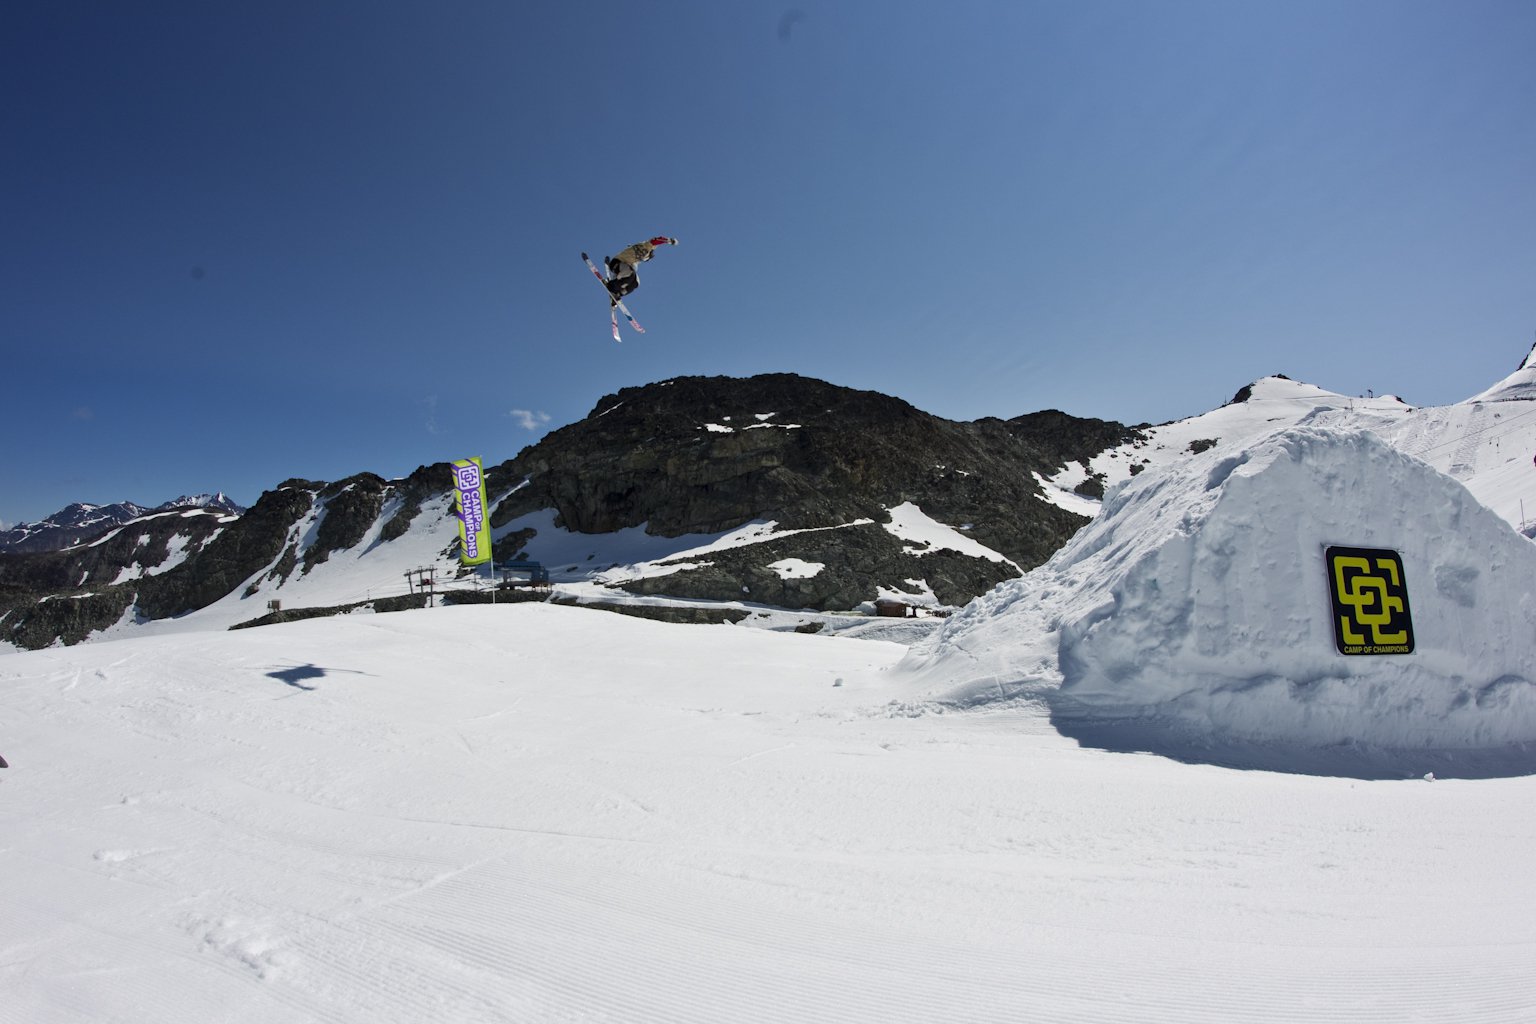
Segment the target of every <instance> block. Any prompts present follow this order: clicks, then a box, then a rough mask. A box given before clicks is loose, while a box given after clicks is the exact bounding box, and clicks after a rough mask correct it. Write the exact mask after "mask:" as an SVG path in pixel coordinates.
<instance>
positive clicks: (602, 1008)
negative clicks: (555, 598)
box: [0, 604, 1536, 1024]
mask: <svg viewBox="0 0 1536 1024" xmlns="http://www.w3.org/2000/svg"><path fill="white" fill-rule="evenodd" d="M904 652H905V649H904V648H903V647H901V646H898V645H895V644H890V643H880V642H872V641H862V640H852V639H845V638H829V637H825V636H809V635H801V634H795V633H773V632H768V631H764V630H754V629H747V628H743V627H732V626H678V625H668V624H662V623H656V622H648V621H642V620H638V619H631V618H628V617H624V616H620V615H615V614H611V613H605V612H598V611H590V610H585V609H578V608H562V607H554V606H548V605H538V604H532V605H529V604H522V605H503V606H498V607H490V606H473V607H460V608H437V609H426V610H422V611H418V612H403V613H397V614H389V615H367V616H353V617H346V618H336V619H325V620H309V621H305V622H297V623H291V624H286V625H281V626H272V627H266V628H261V629H253V630H242V631H236V632H232V633H206V634H179V635H168V636H160V637H146V638H142V639H133V640H122V641H115V642H109V643H98V644H92V645H85V646H80V647H74V648H68V649H60V650H50V651H42V652H35V653H27V654H18V655H15V656H11V657H7V658H5V659H3V660H0V721H3V722H4V723H5V730H4V734H5V741H6V747H5V749H4V751H3V753H4V754H5V756H6V758H7V759H8V760H9V761H10V763H11V767H10V769H9V770H7V771H6V772H5V773H4V774H3V775H0V780H3V782H0V920H4V921H5V923H6V927H5V928H4V929H3V930H0V1021H3V1022H6V1024H23V1022H24V1024H60V1022H86V1021H90V1022H99V1021H135V1022H137V1021H143V1022H155V1024H183V1022H186V1024H192V1022H197V1024H205V1022H209V1021H220V1022H260V1024H284V1022H306V1024H307V1022H313V1021H326V1022H338V1024H340V1022H347V1024H365V1022H366V1024H390V1022H402V1024H404V1022H411V1024H415V1022H421V1021H432V1022H487V1021H519V1022H521V1021H626V1022H636V1021H658V1022H660V1021H666V1022H699V1024H716V1022H721V1021H765V1022H766V1021H818V1022H819V1021H872V1022H873V1021H878V1022H890V1021H912V1022H932V1021H1106V1022H1134V1021H1170V1022H1180V1024H1185V1022H1191V1021H1210V1022H1232V1021H1277V1022H1278V1021H1287V1022H1291V1021H1383V1022H1394V1024H1395V1022H1399V1021H1407V1020H1416V1021H1447V1022H1449V1021H1456V1022H1469V1021H1474V1022H1479V1021H1509V1022H1515V1021H1529V1020H1532V1019H1536V986H1533V985H1532V983H1531V978H1532V971H1533V966H1536V915H1532V914H1531V912H1530V909H1531V907H1533V906H1536V872H1532V871H1531V869H1530V851H1531V850H1532V849H1533V848H1536V817H1533V815H1532V814H1531V813H1530V807H1531V805H1532V802H1533V799H1536V780H1532V779H1531V778H1502V779H1481V780H1476V781H1467V780H1441V781H1435V782H1429V781H1424V780H1420V779H1414V780H1411V781H1366V780H1362V779H1351V778H1347V777H1325V776H1318V775H1300V774H1283V773H1273V772H1261V771H1240V770H1233V769H1228V768H1221V767H1215V766H1210V765H1192V764H1186V763H1182V762H1179V761H1176V760H1173V759H1169V758H1164V757H1159V756H1154V755H1149V754H1131V753H1113V752H1108V751H1104V750H1100V749H1094V748H1091V747H1083V746H1079V745H1078V744H1077V743H1075V742H1074V741H1072V740H1071V739H1068V738H1066V737H1064V736H1063V735H1061V733H1060V732H1059V731H1058V730H1057V729H1055V728H1053V727H1052V725H1051V722H1050V720H1049V713H1048V711H1047V710H1046V709H1044V708H1043V707H1040V706H1037V705H1036V704H1034V703H1031V702H1000V703H998V704H994V705H990V706H985V707H980V708H977V709H973V710H970V711H968V712H964V713H959V712H954V711H945V710H944V709H943V707H942V706H936V705H933V704H930V703H927V702H925V700H924V699H923V698H924V694H925V692H926V686H927V684H926V683H925V682H923V681H922V680H920V679H919V678H918V676H917V675H914V674H913V673H911V672H909V671H906V670H897V669H896V666H897V665H898V664H899V662H900V661H901V659H902V658H903V656H904Z"/></svg>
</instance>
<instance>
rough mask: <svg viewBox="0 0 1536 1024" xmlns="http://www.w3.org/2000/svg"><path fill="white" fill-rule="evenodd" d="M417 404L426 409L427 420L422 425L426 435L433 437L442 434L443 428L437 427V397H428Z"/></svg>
mask: <svg viewBox="0 0 1536 1024" xmlns="http://www.w3.org/2000/svg"><path fill="white" fill-rule="evenodd" d="M417 404H418V405H422V406H425V407H426V410H427V418H426V421H425V422H424V423H423V424H422V425H423V426H424V427H426V428H427V433H429V434H434V435H436V434H441V433H443V428H442V427H440V426H438V425H437V396H436V395H428V396H427V397H426V398H423V399H421V401H420V402H418V403H417Z"/></svg>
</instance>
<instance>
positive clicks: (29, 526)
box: [0, 491, 245, 553]
mask: <svg viewBox="0 0 1536 1024" xmlns="http://www.w3.org/2000/svg"><path fill="white" fill-rule="evenodd" d="M194 508H202V509H209V510H212V511H215V512H222V513H226V514H228V515H236V516H238V515H240V514H241V513H243V512H244V511H245V508H244V507H243V506H241V505H239V504H236V503H235V502H234V501H232V500H230V499H229V498H228V497H227V496H225V494H224V493H223V492H222V491H219V492H216V493H213V494H195V495H192V494H184V495H182V496H181V497H179V498H173V499H171V500H170V501H167V502H164V503H162V504H160V505H155V506H153V507H150V506H146V505H139V504H137V503H135V502H132V501H118V502H113V503H112V504H110V505H92V504H89V503H86V502H74V503H72V504H69V505H66V506H64V507H63V508H61V509H59V511H57V512H55V513H54V514H53V515H51V516H48V517H47V518H45V519H42V520H39V521H38V522H35V523H19V524H17V525H16V526H14V527H12V528H10V529H8V530H0V553H26V552H39V551H61V550H63V549H64V548H70V547H74V546H75V545H77V544H85V543H88V542H90V541H91V540H93V539H94V538H96V537H99V536H100V535H101V534H103V533H105V532H106V531H108V530H110V529H113V528H114V527H119V526H124V525H126V524H128V523H131V522H133V521H134V520H135V519H141V518H143V517H145V516H151V515H157V514H159V513H162V512H170V511H174V510H177V509H194Z"/></svg>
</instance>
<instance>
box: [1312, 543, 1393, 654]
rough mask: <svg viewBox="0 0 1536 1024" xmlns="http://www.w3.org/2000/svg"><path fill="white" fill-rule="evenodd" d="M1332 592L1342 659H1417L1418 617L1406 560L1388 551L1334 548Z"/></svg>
mask: <svg viewBox="0 0 1536 1024" xmlns="http://www.w3.org/2000/svg"><path fill="white" fill-rule="evenodd" d="M1324 555H1325V558H1326V560H1327V563H1328V590H1329V592H1330V593H1331V594H1332V595H1333V639H1334V643H1335V644H1336V645H1337V646H1338V648H1339V653H1340V654H1412V653H1413V616H1412V614H1411V612H1410V610H1409V607H1408V581H1407V580H1406V579H1405V578H1404V576H1403V559H1402V556H1401V555H1399V554H1398V553H1397V552H1396V551H1389V550H1386V549H1384V548H1338V547H1330V548H1328V549H1327V550H1326V551H1325V553H1324Z"/></svg>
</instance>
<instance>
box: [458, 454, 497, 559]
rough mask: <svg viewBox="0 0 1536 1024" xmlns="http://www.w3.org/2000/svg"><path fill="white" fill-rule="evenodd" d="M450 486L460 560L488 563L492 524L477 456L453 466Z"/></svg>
mask: <svg viewBox="0 0 1536 1024" xmlns="http://www.w3.org/2000/svg"><path fill="white" fill-rule="evenodd" d="M453 486H454V489H455V490H456V492H457V496H456V501H455V504H456V505H457V506H458V515H459V542H460V543H459V561H460V562H463V563H464V564H465V565H480V564H481V563H483V562H489V561H490V560H491V524H490V520H489V519H488V518H487V516H486V514H485V504H486V501H485V474H484V473H482V472H481V470H480V459H479V458H478V457H476V458H471V459H459V460H458V461H457V462H455V463H454V464H453Z"/></svg>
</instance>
